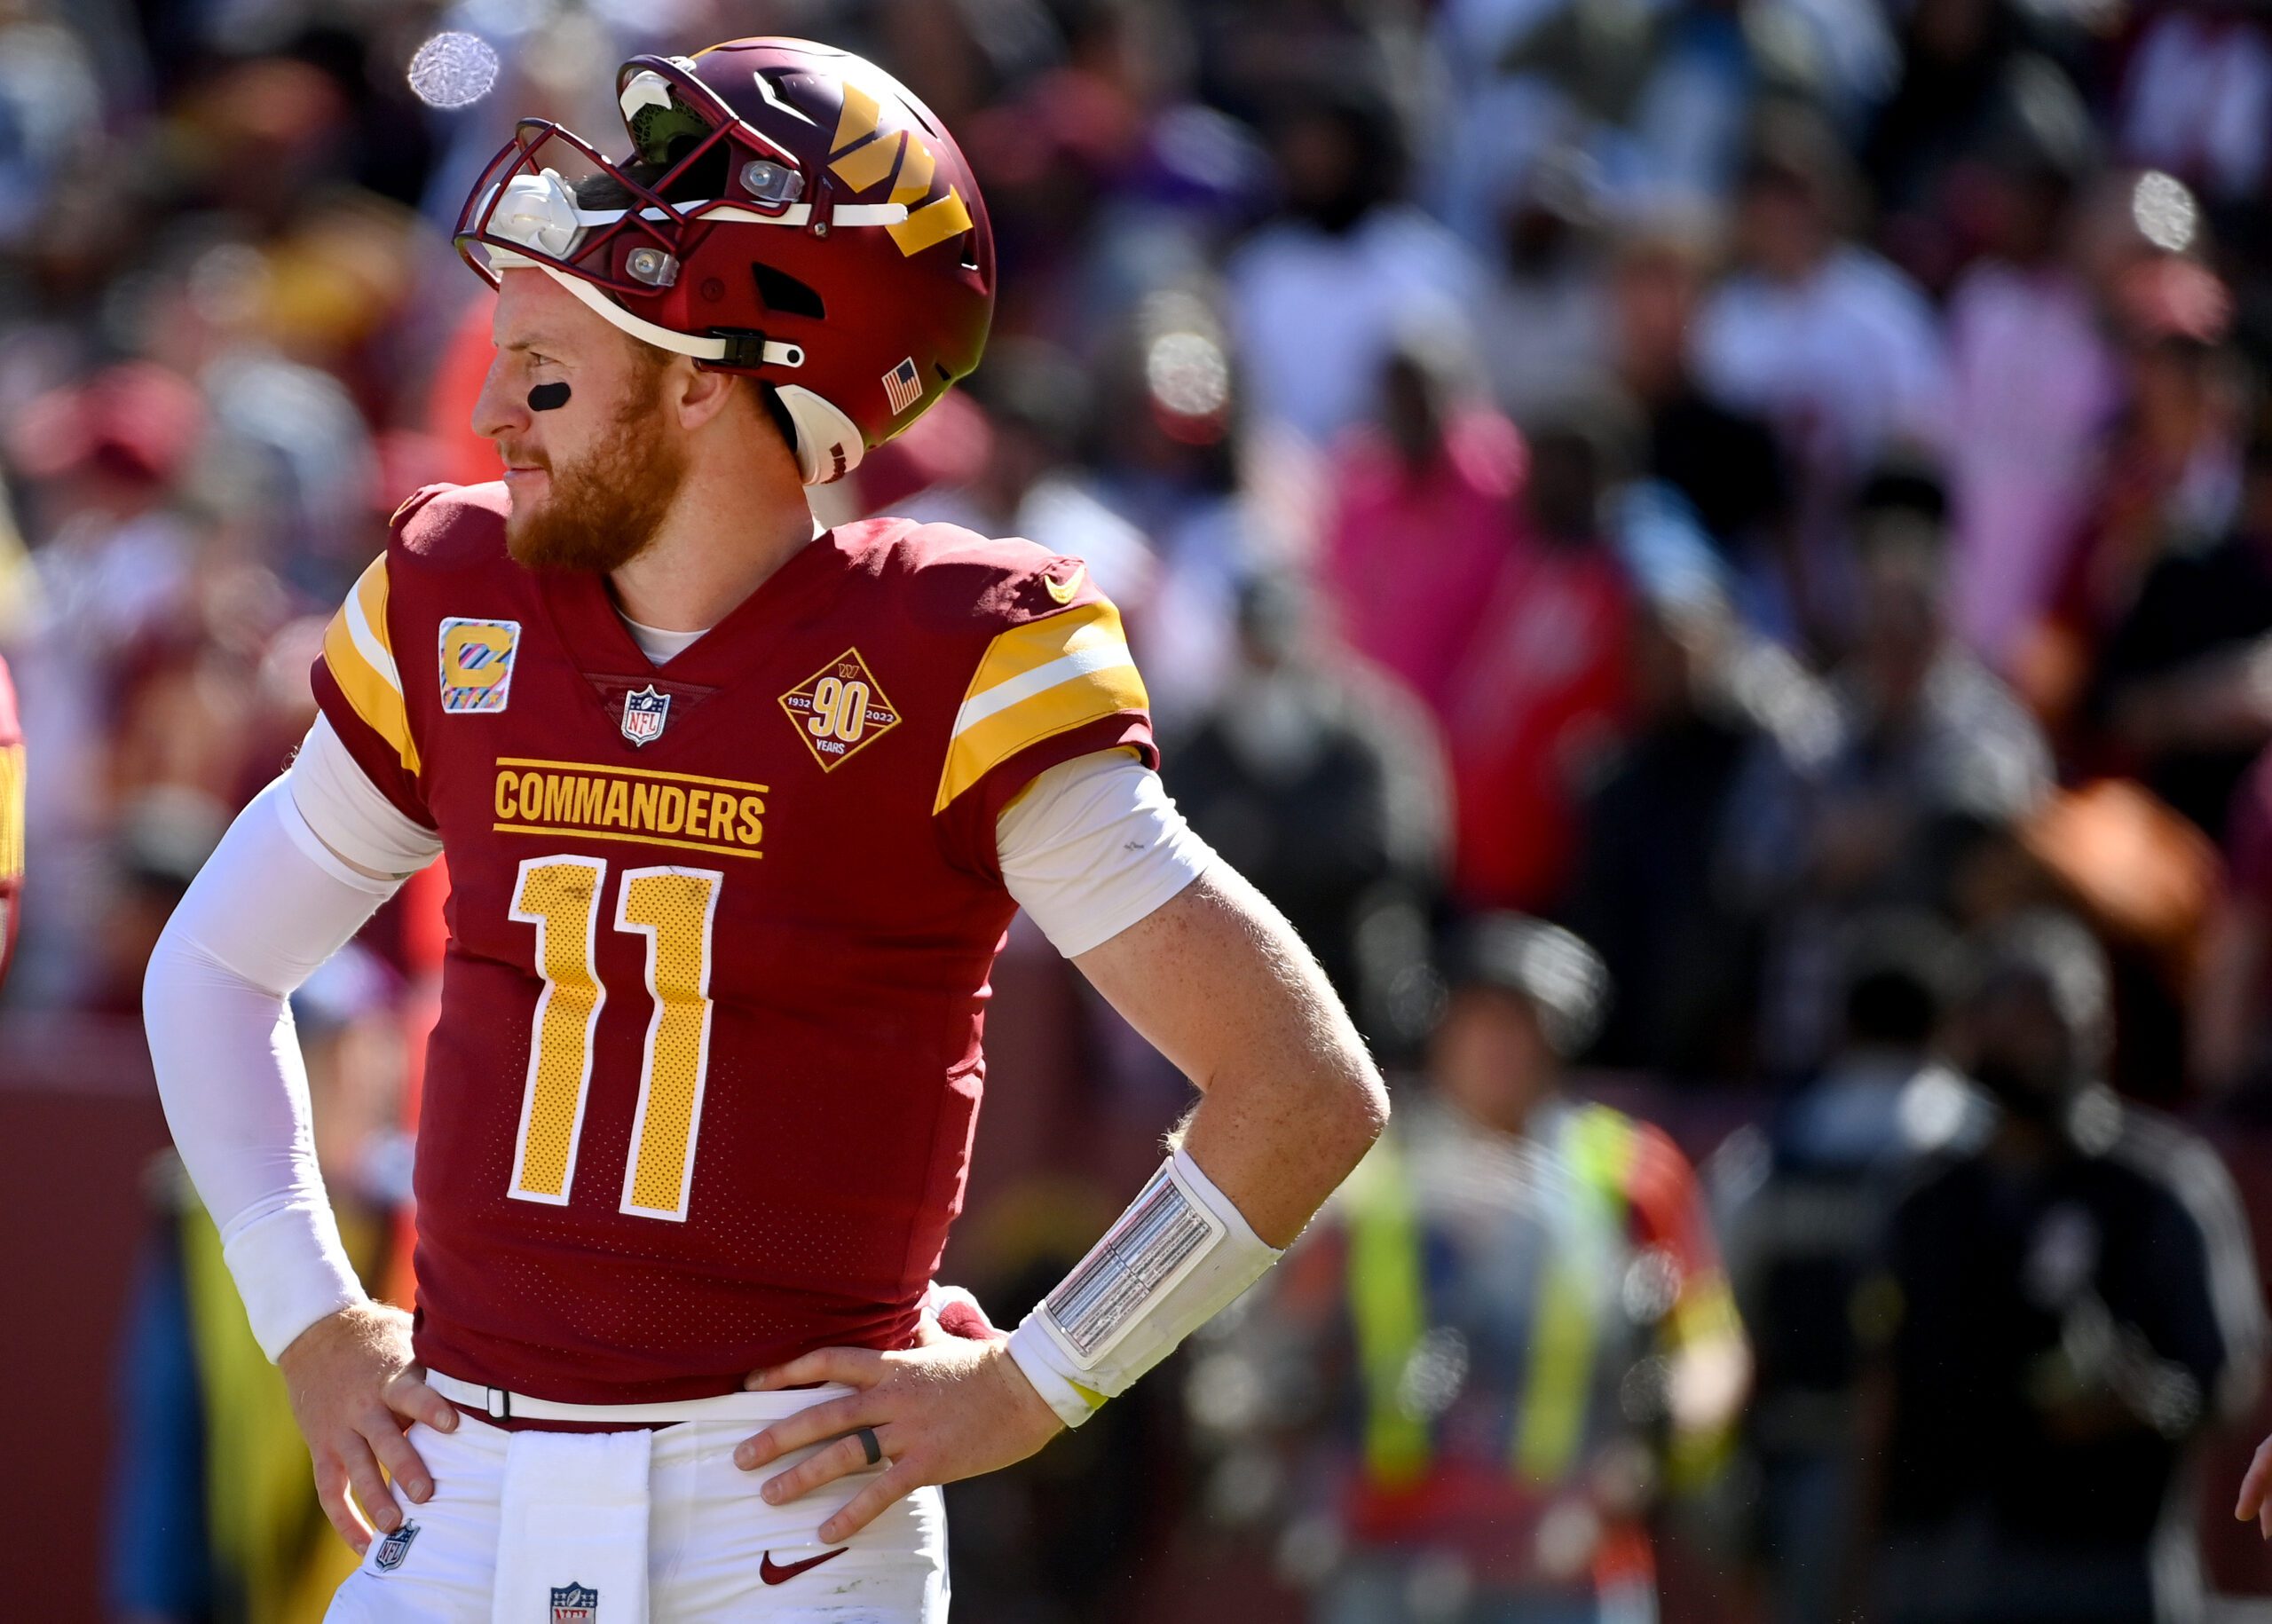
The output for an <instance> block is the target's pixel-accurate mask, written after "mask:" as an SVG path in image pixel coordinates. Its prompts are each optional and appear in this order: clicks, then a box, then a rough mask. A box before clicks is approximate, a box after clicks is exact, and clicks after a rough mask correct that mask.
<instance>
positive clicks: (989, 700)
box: [931, 603, 1151, 813]
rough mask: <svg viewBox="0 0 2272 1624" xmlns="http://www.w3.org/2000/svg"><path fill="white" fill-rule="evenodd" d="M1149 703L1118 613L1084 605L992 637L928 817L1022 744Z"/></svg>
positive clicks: (960, 716)
mask: <svg viewBox="0 0 2272 1624" xmlns="http://www.w3.org/2000/svg"><path fill="white" fill-rule="evenodd" d="M1150 704H1151V698H1150V697H1149V696H1148V694H1146V693H1145V691H1144V679H1143V678H1142V677H1140V676H1139V675H1138V674H1136V662H1135V660H1134V659H1133V658H1131V656H1130V655H1129V652H1128V638H1127V635H1126V634H1124V632H1123V631H1122V630H1121V629H1120V611H1118V610H1116V609H1115V608H1114V607H1113V606H1112V605H1111V604H1109V603H1085V604H1083V605H1082V606H1081V607H1080V608H1078V609H1070V610H1068V611H1065V612H1064V613H1063V614H1061V615H1050V616H1047V617H1045V618H1044V619H1039V620H1029V621H1028V622H1026V623H1025V624H1024V625H1023V626H1015V627H1011V628H1010V629H1009V630H1008V631H1006V632H1004V633H1002V634H1000V635H998V636H997V637H996V638H995V639H994V641H993V643H990V644H989V645H988V647H987V650H986V657H985V658H983V659H982V660H980V661H979V663H978V672H977V674H976V675H974V677H972V678H971V680H970V688H969V690H968V691H967V692H966V693H965V694H964V696H963V701H962V708H961V709H960V710H959V711H958V712H956V713H955V727H954V734H953V737H952V740H951V743H950V744H949V745H948V747H947V761H946V766H945V768H944V769H943V771H942V772H941V773H940V775H939V793H938V797H937V799H936V800H935V801H934V802H933V803H932V807H931V809H932V811H933V812H935V813H937V812H943V811H945V810H946V808H948V807H949V806H951V805H952V804H953V803H954V800H955V799H956V798H957V797H958V796H959V795H961V794H962V793H963V792H965V791H966V790H968V789H970V788H971V787H972V786H973V785H974V784H977V782H978V781H979V780H980V779H982V778H983V777H985V776H986V775H987V774H988V773H990V772H991V771H993V770H994V769H995V768H997V767H998V766H1000V765H1001V764H1002V763H1003V762H1004V761H1007V760H1009V759H1010V757H1012V756H1014V755H1015V754H1016V753H1018V752H1019V751H1021V750H1023V749H1025V748H1026V747H1027V746H1028V745H1037V744H1039V743H1040V742H1041V741H1042V740H1043V739H1045V738H1053V737H1056V736H1057V735H1058V734H1060V733H1068V732H1070V731H1071V730H1072V729H1075V728H1078V727H1082V726H1085V725H1086V724H1087V723H1089V722H1092V721H1102V720H1103V719H1104V718H1105V717H1108V716H1116V715H1118V714H1119V713H1122V712H1124V711H1141V710H1144V709H1146V708H1147V707H1148V706H1150Z"/></svg>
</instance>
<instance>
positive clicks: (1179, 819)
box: [995, 751, 1215, 958]
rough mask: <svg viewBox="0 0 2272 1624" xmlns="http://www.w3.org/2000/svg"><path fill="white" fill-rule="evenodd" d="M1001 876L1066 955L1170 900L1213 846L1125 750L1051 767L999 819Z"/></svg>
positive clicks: (1203, 867) (1204, 865) (1199, 870)
mask: <svg viewBox="0 0 2272 1624" xmlns="http://www.w3.org/2000/svg"><path fill="white" fill-rule="evenodd" d="M995 845H996V850H997V851H998V853H999V855H1000V857H1001V863H1002V882H1003V885H1004V887H1005V888H1006V889H1007V890H1008V892H1009V893H1010V895H1011V898H1012V899H1013V900H1014V901H1015V902H1016V903H1017V904H1018V905H1019V906H1020V907H1021V908H1023V909H1024V910H1025V911H1026V912H1027V914H1028V915H1029V916H1030V918H1032V920H1033V922H1034V923H1035V924H1036V925H1037V926H1040V927H1041V932H1042V934H1044V935H1045V936H1047V937H1048V938H1049V941H1050V944H1051V945H1052V946H1053V947H1054V948H1055V949H1056V950H1058V951H1059V952H1060V953H1061V954H1063V955H1064V956H1065V957H1066V958H1079V957H1080V956H1081V955H1082V954H1084V953H1085V952H1087V951H1088V950H1090V949H1092V948H1094V947H1099V946H1101V945H1102V944H1103V943H1105V942H1109V941H1111V940H1112V939H1113V938H1114V937H1115V936H1116V935H1118V934H1120V933H1121V932H1123V931H1124V930H1126V929H1127V928H1128V927H1129V926H1132V925H1134V924H1136V923H1137V922H1138V921H1139V920H1140V919H1143V918H1148V916H1149V915H1151V914H1152V913H1153V912H1154V911H1156V910H1158V909H1160V908H1162V907H1164V906H1165V905H1166V904H1167V903H1170V902H1172V901H1173V900H1174V899H1175V898H1176V897H1177V896H1178V895H1180V894H1181V893H1182V891H1183V889H1184V887H1187V886H1188V885H1190V884H1191V882H1192V881H1193V880H1195V879H1198V878H1199V876H1200V875H1201V874H1203V873H1204V872H1205V871H1207V869H1208V867H1209V865H1211V863H1213V862H1214V860H1215V854H1214V853H1213V852H1212V851H1211V849H1209V847H1208V845H1207V842H1206V841H1204V840H1201V839H1200V838H1199V835H1198V833H1197V832H1196V831H1195V830H1194V829H1193V828H1192V827H1191V825H1190V824H1187V823H1185V822H1184V821H1183V815H1182V814H1181V813H1179V812H1178V811H1177V810H1176V808H1175V802H1174V801H1172V800H1170V799H1169V798H1168V793H1167V790H1166V787H1165V786H1164V784H1162V783H1161V782H1160V776H1159V774H1157V773H1156V772H1154V771H1153V770H1152V769H1150V768H1148V767H1146V766H1145V765H1144V764H1143V763H1142V762H1140V761H1135V760H1134V759H1132V757H1130V756H1129V755H1128V754H1126V753H1124V752H1121V751H1105V752H1100V753H1096V754H1093V755H1085V756H1079V757H1077V758H1075V759H1074V760H1073V761H1066V762H1062V763H1061V764H1060V765H1058V766H1056V767H1053V768H1051V769H1049V770H1048V771H1047V772H1045V773H1043V774H1042V775H1041V776H1040V777H1037V778H1036V779H1035V780H1034V781H1033V783H1032V784H1031V785H1030V786H1029V787H1028V789H1027V791H1026V792H1025V793H1024V794H1023V795H1022V796H1020V797H1019V798H1018V799H1017V800H1016V801H1014V803H1012V805H1011V806H1010V807H1009V808H1006V810H1005V811H1004V812H1003V814H1002V816H1000V818H998V820H997V821H996V824H995Z"/></svg>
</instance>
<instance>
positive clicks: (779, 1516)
mask: <svg viewBox="0 0 2272 1624" xmlns="http://www.w3.org/2000/svg"><path fill="white" fill-rule="evenodd" d="M841 1391H843V1390H842V1389H828V1388H820V1389H814V1390H811V1391H801V1392H781V1393H746V1394H742V1395H739V1396H738V1398H737V1399H736V1400H735V1414H734V1416H733V1418H732V1419H719V1420H714V1419H706V1420H701V1421H687V1422H681V1423H678V1424H677V1425H675V1426H669V1427H663V1428H659V1429H656V1430H653V1431H644V1430H641V1431H627V1432H589V1433H568V1432H558V1431H517V1432H509V1431H504V1430H503V1429H501V1428H499V1427H494V1426H491V1425H490V1424H489V1423H486V1422H484V1421H478V1420H476V1419H475V1418H474V1417H473V1416H471V1415H465V1414H463V1413H462V1412H461V1413H460V1415H459V1417H458V1425H457V1430H456V1431H454V1432H437V1431H434V1430H433V1429H432V1428H430V1427H428V1426H425V1425H423V1424H416V1425H414V1426H412V1427H411V1429H410V1432H409V1438H410V1442H411V1446H412V1447H414V1448H415V1449H416V1450H417V1451H418V1454H419V1456H420V1458H421V1459H422V1460H423V1461H424V1462H426V1465H427V1469H428V1470H430V1471H431V1472H432V1473H433V1478H434V1494H433V1497H432V1498H431V1499H430V1500H429V1501H427V1502H426V1503H425V1504H424V1505H412V1504H410V1503H409V1502H407V1501H405V1502H403V1509H404V1510H405V1512H406V1517H405V1518H404V1525H403V1528H402V1529H401V1530H399V1531H398V1532H397V1533H395V1534H394V1535H393V1536H391V1537H387V1536H381V1537H379V1538H375V1539H374V1540H373V1541H371V1548H370V1549H369V1550H368V1551H367V1552H366V1553H365V1554H364V1557H363V1565H362V1566H361V1567H360V1568H359V1569H358V1570H357V1571H356V1573H354V1574H353V1575H352V1576H351V1578H349V1580H348V1581H347V1582H346V1583H345V1584H343V1585H342V1586H341V1587H340V1589H339V1593H338V1595H337V1596H335V1597H334V1598H333V1601H332V1604H331V1611H330V1612H328V1613H327V1615H326V1624H556V1620H557V1621H560V1624H728V1621H729V1620H731V1624H944V1621H945V1620H946V1616H947V1528H946V1512H945V1508H944V1505H943V1502H942V1500H941V1497H940V1494H939V1491H938V1490H937V1489H935V1488H927V1489H922V1490H919V1491H918V1492H917V1493H915V1494H911V1495H909V1496H908V1497H907V1498H905V1499H903V1500H901V1501H899V1502H895V1504H893V1505H892V1506H890V1507H889V1508H888V1509H887V1510H885V1511H884V1513H883V1515H881V1516H880V1517H879V1518H876V1520H875V1521H874V1522H872V1523H871V1524H869V1525H867V1526H866V1527H865V1528H864V1529H862V1530H861V1531H860V1532H859V1533H856V1534H855V1535H853V1536H852V1538H851V1539H850V1540H848V1541H845V1542H844V1543H843V1544H841V1545H838V1546H828V1545H824V1544H822V1543H821V1542H820V1539H819V1529H820V1525H821V1524H822V1523H824V1522H825V1521H827V1520H828V1518H829V1517H830V1516H831V1515H832V1514H833V1513H834V1512H835V1511H836V1510H838V1509H839V1508H840V1507H841V1506H843V1505H844V1504H845V1503H846V1502H848V1501H849V1500H850V1499H851V1498H852V1496H853V1495H855V1494H857V1493H858V1492H859V1491H860V1489H861V1487H862V1486H864V1485H865V1484H867V1483H868V1482H870V1481H872V1478H874V1476H875V1475H876V1472H877V1471H880V1470H882V1468H880V1467H879V1468H876V1469H874V1470H871V1471H865V1472H856V1473H854V1474H852V1475H850V1476H848V1477H845V1478H838V1479H837V1480H836V1481H835V1482H833V1483H829V1484H826V1485H824V1486H822V1487H820V1488H818V1489H817V1490H815V1491H814V1492H813V1493H811V1494H808V1495H806V1496H805V1497H804V1498H803V1499H802V1500H799V1501H794V1502H791V1503H790V1504H788V1505H785V1506H772V1505H768V1504H767V1503H766V1502H765V1501H764V1500H763V1499H762V1498H761V1496H760V1495H759V1494H758V1490H759V1488H760V1487H761V1486H762V1485H763V1484H764V1482H765V1481H766V1479H768V1478H771V1477H773V1476H775V1475H776V1474H777V1473H778V1472H780V1471H782V1470H785V1469H786V1468H787V1467H789V1466H791V1465H793V1464H794V1463H795V1462H797V1461H799V1460H801V1459H803V1458H804V1456H805V1455H807V1454H809V1453H810V1451H809V1450H805V1451H796V1452H793V1453H792V1454H790V1455H787V1456H785V1457H784V1458H783V1459H781V1460H779V1461H777V1462H772V1463H771V1464H769V1465H768V1466H766V1467H764V1468H762V1469H761V1470H757V1471H744V1470H741V1469H740V1468H739V1467H738V1466H736V1465H735V1464H734V1461H733V1450H734V1446H735V1445H736V1444H738V1443H739V1442H741V1440H742V1439H745V1438H747V1437H749V1436H750V1435H751V1434H752V1433H753V1432H755V1431H759V1430H761V1428H762V1427H764V1426H765V1425H766V1424H767V1423H769V1422H772V1421H777V1420H779V1419H780V1418H781V1417H783V1416H785V1415H791V1414H793V1413H794V1412H795V1411H797V1410H799V1409H801V1408H803V1407H805V1406H807V1405H809V1404H815V1403H818V1402H820V1401H822V1400H823V1399H828V1398H832V1397H835V1396H838V1395H839V1394H840V1392H841ZM745 1404H746V1410H747V1414H746V1416H745V1415H742V1413H741V1411H742V1409H743V1407H744V1406H745ZM413 1529H414V1530H415V1532H411V1530H413ZM832 1551H833V1552H835V1553H837V1554H834V1555H830V1554H828V1553H830V1552H832Z"/></svg>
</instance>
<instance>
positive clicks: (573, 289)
mask: <svg viewBox="0 0 2272 1624" xmlns="http://www.w3.org/2000/svg"><path fill="white" fill-rule="evenodd" d="M489 262H490V264H493V265H495V266H497V267H498V268H499V269H500V270H514V269H517V268H523V267H533V268H534V269H536V270H539V271H541V272H544V273H545V274H546V275H547V276H548V277H550V278H551V279H552V280H554V281H556V282H557V283H559V284H560V285H561V287H563V288H566V289H567V290H568V294H569V296H570V297H572V298H573V299H574V300H575V301H576V302H577V303H578V304H582V305H583V306H585V307H586V308H587V309H588V310H589V311H592V313H593V314H595V315H596V316H598V317H600V318H601V319H604V320H605V321H607V322H608V323H609V324H610V325H611V326H612V327H617V328H619V329H620V330H621V331H623V332H625V333H627V334H629V335H631V336H632V337H634V338H635V339H637V340H638V341H639V342H640V343H643V344H652V345H653V346H654V347H655V348H656V349H658V350H668V351H671V352H672V353H673V354H674V355H684V356H690V357H692V358H693V359H696V360H698V361H722V360H724V359H726V341H725V340H724V339H722V338H712V337H709V336H708V335H697V334H693V333H681V332H679V331H677V330H676V329H675V328H672V327H661V326H659V325H658V324H656V323H654V322H652V321H650V320H648V319H646V318H645V317H643V316H635V315H634V314H632V313H631V312H630V311H627V310H626V309H624V308H623V306H621V305H620V304H617V303H616V302H615V301H614V300H613V299H611V298H609V297H608V296H607V295H605V294H604V293H602V292H601V291H600V290H599V289H598V288H595V287H593V286H592V285H591V284H590V283H589V282H588V281H586V280H584V279H583V278H581V277H580V276H572V275H571V274H569V273H568V272H565V271H563V270H561V269H560V268H559V267H557V266H556V265H548V264H545V263H544V262H543V261H542V260H540V259H529V258H525V257H524V256H521V255H518V254H516V253H513V252H512V251H511V250H510V249H506V248H497V247H496V246H495V245H491V247H490V250H489ZM764 356H765V364H766V365H767V366H769V367H801V366H803V365H804V364H805V350H804V346H803V345H802V344H785V343H780V342H779V341H778V340H777V339H771V338H769V339H767V340H766V341H765V351H764Z"/></svg>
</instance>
